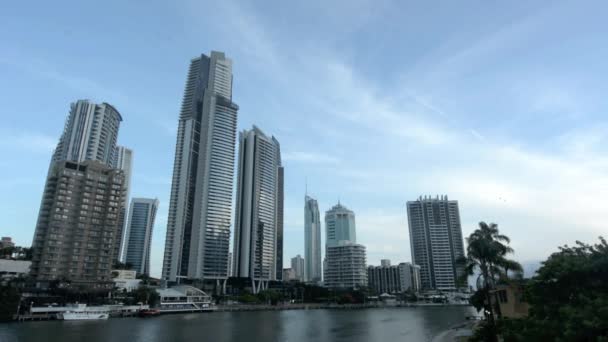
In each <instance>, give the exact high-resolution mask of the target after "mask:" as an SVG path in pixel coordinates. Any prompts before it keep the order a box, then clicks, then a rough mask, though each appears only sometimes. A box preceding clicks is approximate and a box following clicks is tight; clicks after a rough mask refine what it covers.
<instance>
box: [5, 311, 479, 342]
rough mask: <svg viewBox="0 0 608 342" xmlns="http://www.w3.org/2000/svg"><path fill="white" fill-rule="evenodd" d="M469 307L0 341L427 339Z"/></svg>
mask: <svg viewBox="0 0 608 342" xmlns="http://www.w3.org/2000/svg"><path fill="white" fill-rule="evenodd" d="M471 314H473V310H472V309H471V308H468V307H418V308H393V309H366V310H350V311H346V310H308V311H303V310H293V311H257V312H217V313H199V314H183V315H166V316H161V317H156V318H147V319H143V318H116V319H109V320H107V321H88V322H87V321H79V322H74V321H72V322H63V321H46V322H26V323H7V324H0V341H2V342H16V341H19V342H21V341H23V342H27V341H61V342H72V341H73V342H81V341H86V342H96V341H100V342H102V341H103V342H106V341H121V342H139V341H142V342H143V341H146V342H156V341H234V342H236V341H238V342H240V341H254V342H262V341H315V342H317V341H349V342H355V341H386V342H396V341H428V340H430V339H432V337H433V336H435V335H436V334H438V333H439V332H441V331H443V330H445V329H447V328H449V327H450V326H452V325H454V324H458V323H460V322H462V321H463V320H464V317H465V316H467V315H471Z"/></svg>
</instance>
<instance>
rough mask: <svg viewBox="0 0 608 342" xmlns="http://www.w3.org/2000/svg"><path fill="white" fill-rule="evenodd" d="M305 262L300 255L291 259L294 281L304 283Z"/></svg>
mask: <svg viewBox="0 0 608 342" xmlns="http://www.w3.org/2000/svg"><path fill="white" fill-rule="evenodd" d="M305 265H306V260H305V259H304V258H302V257H301V256H300V254H298V255H296V256H295V257H293V258H291V269H292V270H293V273H294V276H295V279H296V280H299V281H304V280H305V279H304V269H305Z"/></svg>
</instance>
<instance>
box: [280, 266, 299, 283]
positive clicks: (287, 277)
mask: <svg viewBox="0 0 608 342" xmlns="http://www.w3.org/2000/svg"><path fill="white" fill-rule="evenodd" d="M292 280H297V277H296V272H295V271H294V270H293V268H284V269H283V281H292Z"/></svg>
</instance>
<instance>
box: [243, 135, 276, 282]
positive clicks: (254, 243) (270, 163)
mask: <svg viewBox="0 0 608 342" xmlns="http://www.w3.org/2000/svg"><path fill="white" fill-rule="evenodd" d="M239 140H240V144H239V163H238V181H237V195H236V209H235V220H234V252H233V254H232V255H233V263H234V267H233V273H234V276H236V277H245V278H250V279H251V280H252V284H253V286H254V292H258V291H259V290H261V289H264V288H265V287H266V286H267V285H268V281H270V280H276V279H277V274H278V273H282V265H281V267H280V268H277V267H278V266H277V259H278V258H282V254H283V253H282V241H279V240H281V239H282V227H279V223H281V224H282V217H280V216H282V207H283V206H282V203H281V202H282V200H283V196H282V193H281V192H282V167H281V149H280V145H279V142H278V141H277V140H276V139H275V138H274V137H269V136H267V135H265V134H264V132H262V131H261V130H260V129H259V128H257V127H255V126H254V127H253V129H251V130H245V131H243V132H241V134H240V139H239ZM279 230H280V231H279ZM279 233H281V234H280V235H281V236H279Z"/></svg>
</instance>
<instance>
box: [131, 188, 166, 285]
mask: <svg viewBox="0 0 608 342" xmlns="http://www.w3.org/2000/svg"><path fill="white" fill-rule="evenodd" d="M157 210H158V200H157V199H153V198H133V200H131V207H130V208H129V220H128V222H127V234H126V238H125V242H126V243H125V252H124V254H125V258H124V259H125V262H126V263H129V264H131V265H132V267H133V269H134V270H136V271H137V273H138V274H148V275H149V274H150V247H151V244H152V230H153V229H154V220H155V218H156V211H157Z"/></svg>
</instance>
